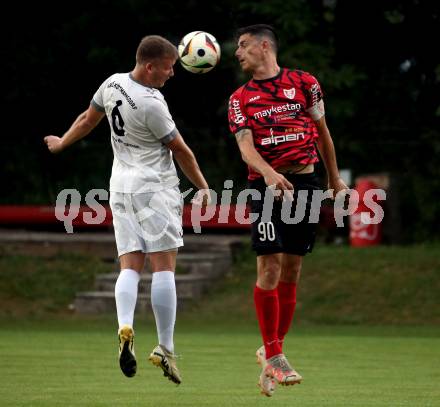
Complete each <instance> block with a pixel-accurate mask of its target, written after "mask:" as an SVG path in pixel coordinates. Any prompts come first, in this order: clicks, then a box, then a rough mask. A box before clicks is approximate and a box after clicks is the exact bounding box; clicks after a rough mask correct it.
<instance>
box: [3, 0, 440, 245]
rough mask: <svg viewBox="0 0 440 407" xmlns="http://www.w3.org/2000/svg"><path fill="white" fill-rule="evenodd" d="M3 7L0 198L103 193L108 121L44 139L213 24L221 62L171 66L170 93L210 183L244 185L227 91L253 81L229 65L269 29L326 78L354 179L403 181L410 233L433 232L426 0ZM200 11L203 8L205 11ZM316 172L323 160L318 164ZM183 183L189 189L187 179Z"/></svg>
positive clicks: (432, 64)
mask: <svg viewBox="0 0 440 407" xmlns="http://www.w3.org/2000/svg"><path fill="white" fill-rule="evenodd" d="M16 4H17V5H14V4H11V9H10V11H9V12H8V13H6V14H5V18H4V19H5V24H4V26H3V29H4V30H5V34H6V35H5V38H6V39H7V40H5V41H4V44H3V46H4V50H3V55H4V56H5V57H4V58H3V60H2V71H3V78H4V82H3V84H2V85H3V86H2V95H3V99H4V100H3V101H4V106H5V107H4V110H3V129H2V130H3V132H2V135H3V143H2V151H3V159H2V161H1V164H0V182H1V183H2V185H3V186H4V188H5V190H6V193H4V194H2V195H1V198H0V203H7V204H24V203H27V204H36V203H45V204H52V203H54V200H55V197H56V195H57V194H58V192H59V191H60V190H61V189H63V188H73V187H75V188H77V189H78V190H80V192H81V193H82V195H83V196H84V194H85V192H86V191H88V190H89V189H91V188H107V185H108V179H109V175H110V170H111V161H112V154H111V148H110V146H109V142H108V137H109V136H108V133H109V131H108V125H107V123H103V124H101V125H100V126H99V127H98V128H97V129H96V130H95V131H94V132H93V134H92V135H90V136H88V137H87V138H86V139H85V140H84V141H81V142H80V143H78V145H76V146H74V147H72V148H71V149H70V151H66V152H65V153H63V154H62V156H60V157H53V156H50V155H49V154H48V153H47V152H46V150H45V146H44V145H43V143H42V138H43V137H44V136H45V135H47V134H57V135H61V134H62V133H63V132H64V131H65V130H67V128H68V127H69V126H70V124H71V123H72V122H73V120H74V119H75V118H76V117H77V115H78V114H79V113H80V112H82V111H83V110H85V109H86V108H87V106H88V104H89V102H90V99H91V98H92V96H93V93H94V91H95V90H96V89H97V87H98V86H99V85H100V84H101V82H102V81H103V80H104V79H105V78H106V77H107V76H108V75H110V74H111V73H114V72H126V71H129V70H131V69H132V67H133V65H134V53H135V49H136V46H137V44H138V42H139V40H140V38H142V36H144V35H146V34H161V35H164V36H166V37H168V38H169V39H170V40H172V41H173V42H174V43H176V44H177V43H178V41H179V39H180V38H181V37H182V36H183V35H184V34H186V33H187V32H189V31H193V30H196V29H200V30H206V31H208V32H211V33H212V34H214V35H215V36H216V37H217V39H218V41H219V43H220V44H221V46H222V59H221V63H220V64H219V66H217V67H216V68H215V69H214V70H213V71H211V72H210V73H209V74H206V75H193V74H190V73H188V72H186V71H184V70H183V69H182V68H181V67H180V66H178V64H177V65H176V69H175V71H176V76H175V78H173V79H172V80H170V81H169V83H168V84H167V85H166V87H165V88H164V89H163V92H164V94H165V96H166V98H167V100H168V104H169V106H170V110H171V112H172V114H173V116H174V117H175V119H176V122H177V124H178V128H179V130H180V131H181V132H182V134H183V136H184V137H185V139H186V140H187V142H188V144H189V145H190V146H191V147H192V148H193V150H194V152H195V153H196V155H197V157H198V159H199V162H200V164H201V167H202V169H203V170H204V172H205V173H206V175H207V178H208V179H209V181H210V185H211V187H213V188H215V189H216V190H218V191H220V190H221V189H222V186H223V182H224V180H225V179H234V184H235V188H236V190H238V189H239V188H241V187H242V186H243V185H244V184H245V177H246V168H245V165H244V164H243V163H242V161H241V158H240V154H239V152H238V149H237V147H236V145H235V140H234V138H233V136H231V135H230V134H229V129H228V125H227V120H226V108H227V100H228V97H229V95H230V94H231V93H232V92H233V91H234V90H235V89H236V88H237V87H238V86H240V85H241V84H242V83H243V82H244V81H245V80H246V79H247V77H245V76H244V75H243V74H241V73H239V68H238V65H237V64H236V62H235V60H234V56H233V54H234V51H235V41H236V39H235V38H234V37H233V34H234V31H235V29H236V28H237V27H240V26H243V25H247V24H253V23H257V22H263V23H269V24H272V25H274V26H275V27H276V28H277V30H278V32H279V37H280V43H281V48H280V55H279V59H280V63H281V64H282V65H285V66H289V67H295V68H300V69H303V70H306V71H310V72H311V73H313V74H314V75H316V76H317V77H318V79H319V80H320V82H321V85H322V87H323V90H324V93H325V98H326V111H327V121H328V124H329V127H330V130H331V132H332V135H333V137H334V140H335V144H336V148H337V153H338V161H339V166H340V167H341V168H351V169H352V170H353V173H354V175H355V176H356V175H359V174H363V173H376V172H388V173H390V174H397V176H398V177H399V178H400V183H401V185H402V190H401V191H400V195H401V197H402V201H401V205H400V210H401V211H402V217H403V218H404V219H409V218H411V219H413V220H412V221H411V224H410V223H409V222H406V221H405V222H404V225H403V226H404V231H403V235H402V236H403V238H404V240H425V239H429V238H432V236H437V237H438V236H439V227H438V224H439V218H440V216H439V215H440V209H439V205H438V204H437V202H436V201H434V200H433V196H434V195H435V193H436V192H437V191H438V189H439V185H438V183H439V182H438V179H440V170H439V166H438V164H437V161H438V160H436V156H437V153H438V152H439V150H440V134H439V128H440V126H439V124H440V123H439V117H440V108H439V104H438V94H439V81H440V60H439V53H438V52H435V39H436V38H438V37H439V36H440V35H439V34H440V33H439V27H440V24H439V15H440V13H439V6H438V4H437V3H436V2H426V1H419V2H416V1H410V0H405V1H404V0H401V1H395V0H393V1H387V2H381V1H378V0H376V1H370V2H368V3H365V4H360V3H359V2H353V1H349V0H330V1H317V0H313V1H305V0H296V1H289V2H286V1H281V0H274V1H271V2H254V1H248V0H243V1H240V2H233V1H230V0H223V1H220V2H214V3H210V2H198V1H189V2H176V3H175V2H165V3H164V2H162V3H160V6H158V5H157V3H156V2H152V1H145V0H142V1H141V0H130V1H124V2H121V1H115V0H107V1H104V0H100V1H94V2H90V1H87V2H86V1H82V0H81V1H78V2H75V3H72V4H65V5H62V7H61V3H55V2H50V1H49V2H43V3H35V4H30V5H27V7H26V8H24V9H23V8H22V6H21V5H19V3H16ZM199 16H202V17H201V18H200V17H199ZM320 171H322V168H321V169H320ZM182 186H183V188H184V189H186V188H187V187H189V184H188V183H187V181H185V180H184V181H183V185H182Z"/></svg>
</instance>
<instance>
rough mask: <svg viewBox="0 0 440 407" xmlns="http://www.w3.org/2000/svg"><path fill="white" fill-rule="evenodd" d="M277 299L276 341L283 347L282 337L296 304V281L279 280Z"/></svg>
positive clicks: (284, 334)
mask: <svg viewBox="0 0 440 407" xmlns="http://www.w3.org/2000/svg"><path fill="white" fill-rule="evenodd" d="M277 291H278V301H279V306H280V314H279V322H278V341H279V342H280V345H281V349H282V348H283V341H284V337H285V336H286V334H287V332H288V331H289V328H290V324H291V323H292V319H293V314H294V312H295V305H296V283H287V282H284V281H280V282H279V283H278V287H277Z"/></svg>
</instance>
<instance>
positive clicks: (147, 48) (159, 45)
mask: <svg viewBox="0 0 440 407" xmlns="http://www.w3.org/2000/svg"><path fill="white" fill-rule="evenodd" d="M177 57H178V54H177V48H176V47H175V45H173V44H171V42H169V41H168V40H167V39H166V38H163V37H161V36H160V35H147V36H146V37H144V38H142V40H141V42H140V44H139V46H138V48H137V51H136V63H138V64H143V63H146V62H150V61H152V60H155V59H161V58H176V59H177Z"/></svg>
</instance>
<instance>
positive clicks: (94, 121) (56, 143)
mask: <svg viewBox="0 0 440 407" xmlns="http://www.w3.org/2000/svg"><path fill="white" fill-rule="evenodd" d="M104 116H105V113H102V112H99V111H98V110H96V109H95V108H94V107H93V106H90V107H89V108H88V109H87V110H86V111H85V112H83V113H81V114H80V115H79V116H78V117H77V118H76V120H75V121H74V122H73V123H72V126H70V129H69V130H67V131H66V133H64V135H63V136H62V137H57V136H53V135H50V136H46V137H45V138H44V142H45V143H46V145H47V148H48V149H49V151H50V152H51V153H54V154H57V153H60V152H61V151H63V150H64V149H65V148H66V147H68V146H70V145H71V144H73V143H75V142H76V141H78V140H80V139H82V138H83V137H85V136H87V134H89V133H90V132H91V131H92V130H93V129H94V128H95V127H96V126H97V125H98V123H99V122H100V121H101V119H102V118H103V117H104Z"/></svg>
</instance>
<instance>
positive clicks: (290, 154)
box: [229, 24, 347, 396]
mask: <svg viewBox="0 0 440 407" xmlns="http://www.w3.org/2000/svg"><path fill="white" fill-rule="evenodd" d="M237 34H238V35H237V37H238V48H237V51H236V53H235V55H236V57H237V59H238V61H239V63H240V66H241V68H242V70H243V71H244V72H247V73H249V74H251V75H252V79H251V80H250V81H249V82H247V83H245V84H244V85H243V86H241V87H240V88H239V89H237V90H236V91H235V92H234V93H233V94H232V96H231V97H230V100H229V125H230V129H231V131H232V133H234V134H235V137H236V139H237V143H238V146H239V148H240V152H241V156H242V158H243V161H244V162H245V163H246V164H247V165H248V167H249V176H248V181H249V188H251V189H254V190H257V191H259V193H260V194H261V199H256V198H255V196H256V195H255V194H252V200H251V211H252V213H255V214H258V219H257V220H256V221H254V222H253V223H252V248H253V249H254V250H255V252H256V254H257V282H256V286H255V289H254V301H255V308H256V313H257V318H258V323H259V326H260V331H261V335H262V339H263V344H264V345H263V346H262V347H261V348H260V349H258V350H257V358H258V361H259V363H260V364H261V366H262V373H261V375H260V378H259V386H260V388H261V391H262V393H263V394H265V395H267V396H272V394H273V392H274V390H275V384H276V383H280V384H283V385H291V384H295V383H300V382H301V380H302V377H301V375H300V374H299V373H298V372H296V371H295V370H294V369H293V368H292V367H291V365H290V364H289V362H288V360H287V358H286V357H285V355H284V353H283V341H284V337H285V335H286V334H287V332H288V330H289V327H290V324H291V321H292V318H293V314H294V310H295V304H296V287H297V284H298V281H299V275H300V270H301V265H302V259H303V257H304V256H305V254H306V253H308V252H311V250H312V247H313V244H314V240H315V233H316V226H317V225H316V223H309V222H308V216H309V214H310V206H311V196H312V191H313V190H315V189H321V188H320V185H319V182H318V180H317V177H316V175H315V171H314V164H315V163H316V162H317V161H318V154H317V150H318V151H319V154H320V156H321V159H322V161H323V162H324V166H325V168H326V171H327V176H328V187H329V189H332V190H333V194H334V195H335V194H336V193H338V192H339V191H342V190H344V189H347V186H346V185H345V183H344V182H343V180H342V179H341V178H340V177H339V171H338V166H337V162H336V154H335V149H334V145H333V141H332V138H331V136H330V132H329V130H328V128H327V125H326V122H325V115H324V102H323V99H322V91H321V88H320V85H319V83H318V81H317V80H316V78H315V77H314V76H312V75H310V74H309V73H307V72H303V71H300V70H290V69H286V68H281V67H279V66H278V62H277V47H278V43H277V37H276V34H275V32H274V30H273V28H272V27H271V26H268V25H265V24H256V25H252V26H248V27H244V28H241V29H239V30H238V31H237ZM269 187H270V188H269ZM301 190H303V191H308V192H307V196H308V198H307V204H306V211H305V214H306V216H305V217H304V218H303V221H301V222H300V223H297V224H292V223H291V222H289V223H285V222H283V219H282V215H281V210H282V207H283V202H285V201H286V199H287V198H289V200H290V205H292V206H293V208H291V210H292V213H293V214H294V213H295V203H296V202H298V199H297V198H298V191H301ZM269 191H270V192H269ZM266 193H272V194H273V195H275V196H276V198H275V201H274V202H273V208H272V211H271V213H270V216H269V218H268V217H267V216H263V207H264V202H265V199H264V196H265V194H266ZM257 195H258V194H257ZM292 196H293V200H292Z"/></svg>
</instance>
